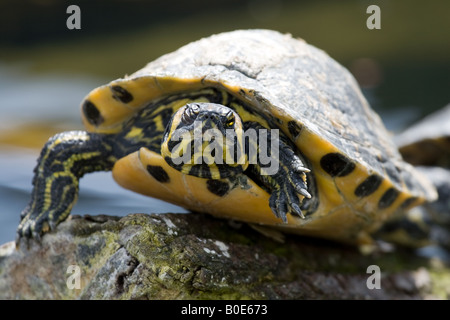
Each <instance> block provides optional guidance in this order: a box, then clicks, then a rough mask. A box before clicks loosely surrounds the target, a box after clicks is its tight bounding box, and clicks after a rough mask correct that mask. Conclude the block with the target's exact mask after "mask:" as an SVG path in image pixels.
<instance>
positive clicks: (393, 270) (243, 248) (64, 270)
mask: <svg viewBox="0 0 450 320" xmlns="http://www.w3.org/2000/svg"><path fill="white" fill-rule="evenodd" d="M370 265H377V266H379V268H380V270H381V280H380V287H381V288H380V289H372V290H371V289H369V288H368V286H367V282H370V283H374V282H373V281H372V280H371V279H373V278H369V277H371V275H372V274H371V273H367V268H368V267H369V266H370ZM449 293H450V271H449V269H448V268H447V267H445V266H443V265H442V264H440V263H436V261H434V262H433V260H429V259H424V258H418V257H417V256H416V255H415V254H413V253H412V252H402V251H398V250H397V251H396V252H391V253H382V254H381V253H378V254H371V255H362V254H361V253H360V252H359V251H358V250H357V249H356V248H353V247H347V246H343V245H340V244H336V243H331V242H326V241H318V240H312V239H307V238H302V237H298V236H286V237H285V239H284V243H280V242H279V241H275V240H274V239H271V238H268V237H266V236H263V235H262V234H261V233H259V232H256V231H255V230H254V229H252V228H250V227H249V226H248V225H245V224H237V223H231V222H229V221H226V220H218V219H215V218H212V217H209V216H206V215H201V214H186V215H183V214H178V215H176V214H164V215H145V214H132V215H129V216H126V217H123V218H119V217H112V216H95V217H91V216H84V217H79V216H73V217H72V219H70V220H68V221H65V222H63V223H62V224H60V225H59V227H58V228H57V231H56V232H52V233H49V234H47V235H45V236H44V237H43V238H42V241H41V243H40V244H38V243H36V242H30V243H29V245H28V247H27V245H26V243H24V242H22V243H21V245H20V249H19V250H16V248H15V245H14V243H12V242H11V243H7V244H4V245H3V246H1V247H0V299H422V298H447V297H448V295H449Z"/></svg>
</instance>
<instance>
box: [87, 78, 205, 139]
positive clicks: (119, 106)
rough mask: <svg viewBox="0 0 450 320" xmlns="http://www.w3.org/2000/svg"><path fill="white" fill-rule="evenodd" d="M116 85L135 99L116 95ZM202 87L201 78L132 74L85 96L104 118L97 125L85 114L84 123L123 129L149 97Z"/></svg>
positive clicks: (100, 128) (105, 129) (105, 130)
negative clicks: (126, 120)
mask: <svg viewBox="0 0 450 320" xmlns="http://www.w3.org/2000/svg"><path fill="white" fill-rule="evenodd" d="M113 86H120V87H122V88H124V89H125V90H127V91H128V92H129V93H130V94H131V95H132V96H133V100H132V101H130V102H128V103H123V102H121V101H119V100H117V99H114V97H113V93H112V91H111V87H113ZM202 87H204V84H202V81H201V78H198V79H180V78H174V77H164V78H156V77H148V76H145V77H137V78H133V75H132V76H130V77H128V78H125V79H118V80H115V81H112V82H111V83H109V84H108V85H105V86H102V87H99V88H97V89H94V90H93V91H91V92H90V93H89V94H88V95H87V96H86V98H85V100H86V99H87V100H89V101H91V102H92V103H93V104H94V105H95V106H96V107H97V109H98V110H99V111H100V114H101V115H102V117H103V119H104V122H103V123H102V124H101V125H99V126H98V127H96V126H94V125H92V124H90V123H89V122H88V121H87V119H85V118H84V115H83V124H84V126H85V127H86V129H87V130H88V131H91V132H102V133H115V132H119V131H120V130H121V128H122V127H121V124H122V122H123V121H124V120H125V119H128V118H130V117H131V116H132V115H133V114H134V113H135V112H136V111H137V110H139V109H141V108H143V107H145V106H146V105H147V103H148V102H149V101H152V100H155V99H158V98H160V97H162V96H163V95H168V94H170V93H175V92H181V91H188V90H189V91H192V90H198V89H201V88H202Z"/></svg>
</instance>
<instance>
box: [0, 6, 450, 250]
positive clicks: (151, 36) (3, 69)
mask: <svg viewBox="0 0 450 320" xmlns="http://www.w3.org/2000/svg"><path fill="white" fill-rule="evenodd" d="M70 4H71V1H69V0H61V1H33V0H24V1H6V2H5V3H2V10H0V244H1V243H3V242H6V241H9V240H13V239H14V235H15V230H16V228H17V225H18V222H19V215H20V212H21V211H22V209H23V208H24V207H25V206H26V204H27V202H28V201H29V196H30V193H31V180H32V175H33V168H34V166H35V162H36V158H37V156H38V154H39V150H40V148H41V147H42V145H43V144H44V143H45V141H46V140H47V139H48V138H49V137H50V136H52V135H53V134H54V133H56V132H60V131H67V130H72V129H82V124H81V121H80V113H79V104H80V102H81V101H82V99H83V97H84V96H85V95H86V94H87V93H88V92H89V91H90V90H91V89H93V88H95V87H97V86H100V85H103V84H105V83H108V82H109V81H111V80H113V79H116V78H119V77H122V76H123V75H124V74H126V73H131V72H134V71H136V70H137V69H139V68H141V67H142V66H144V65H145V63H147V62H149V61H151V60H153V59H155V58H157V57H158V56H160V55H162V54H164V53H167V52H171V51H173V50H175V49H176V48H178V47H180V46H181V45H183V44H186V43H188V42H191V41H193V40H196V39H199V38H200V37H204V36H208V35H210V34H212V33H218V32H223V31H230V30H234V29H244V28H267V29H274V30H278V31H281V32H285V33H292V34H293V36H295V37H301V38H303V39H305V40H306V41H307V42H309V43H311V44H313V45H315V46H317V47H319V48H321V49H323V50H325V51H326V52H327V53H328V54H330V56H331V57H333V58H334V59H336V60H337V61H339V62H340V63H341V64H343V65H344V66H345V67H347V68H348V69H349V70H350V71H351V72H352V73H353V74H354V75H355V77H356V78H357V79H358V81H359V83H360V85H361V86H362V87H363V93H364V94H365V96H366V97H367V98H368V100H369V101H370V103H371V105H372V106H373V107H374V109H375V110H376V111H377V112H378V113H379V114H380V115H381V117H382V119H383V120H384V122H385V124H386V126H387V128H388V129H390V130H393V131H397V130H400V129H401V128H403V127H405V126H406V125H408V124H410V123H412V122H413V121H415V120H417V119H419V118H421V117H423V116H424V115H426V114H428V113H430V112H432V111H434V110H436V109H438V108H440V107H443V106H444V105H446V104H447V103H449V102H450V41H448V40H449V38H448V31H449V30H450V19H448V12H449V9H450V2H449V1H431V2H430V1H429V2H427V3H426V4H425V5H424V4H423V3H422V2H421V1H419V0H397V1H380V0H374V1H365V0H364V1H362V0H361V1H354V0H341V1H312V0H303V1H297V0H295V1H294V0H270V1H268V0H258V1H256V0H245V1H241V0H239V1H238V0H218V1H214V2H211V1H207V0H191V1H181V0H180V1H177V0H171V1H164V2H162V1H161V2H158V1H149V2H146V1H133V2H132V3H130V1H126V0H116V1H111V2H108V4H107V5H106V4H105V3H104V1H101V0H92V1H89V2H83V3H82V4H80V7H81V12H82V29H81V30H68V29H67V28H66V19H67V15H66V13H65V12H66V10H65V9H66V8H67V6H68V5H70ZM369 4H378V5H379V6H380V8H381V12H382V13H381V19H382V28H381V30H368V29H367V28H366V19H367V17H368V15H367V14H366V8H367V6H368V5H369ZM218 13H219V14H218ZM118 22H120V23H118ZM132 212H147V213H150V212H185V210H184V209H182V208H179V207H175V206H173V205H170V204H168V203H165V202H162V201H159V200H154V199H151V198H148V197H143V196H140V195H137V194H135V193H133V192H131V191H127V190H124V189H122V188H120V187H119V186H117V184H116V183H115V182H114V181H113V180H112V177H111V174H110V173H93V174H90V175H87V176H86V177H84V178H83V179H82V180H81V182H80V197H79V202H78V203H77V205H76V207H75V208H74V211H73V213H75V214H101V213H106V214H117V215H122V214H128V213H132Z"/></svg>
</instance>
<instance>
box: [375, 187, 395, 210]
mask: <svg viewBox="0 0 450 320" xmlns="http://www.w3.org/2000/svg"><path fill="white" fill-rule="evenodd" d="M398 194H399V192H398V190H396V189H394V188H389V189H388V190H387V191H386V192H385V193H384V194H383V196H382V197H381V199H380V201H379V202H378V208H379V209H386V208H387V207H389V206H390V205H391V204H392V203H393V202H394V201H395V199H397V197H398Z"/></svg>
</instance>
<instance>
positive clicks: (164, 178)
mask: <svg viewBox="0 0 450 320" xmlns="http://www.w3.org/2000/svg"><path fill="white" fill-rule="evenodd" d="M147 171H148V173H150V175H151V176H152V177H153V178H155V179H156V180H158V181H159V182H162V183H167V182H169V181H170V177H169V175H168V174H167V172H166V170H164V169H163V168H162V167H160V166H150V165H148V166H147Z"/></svg>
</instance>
